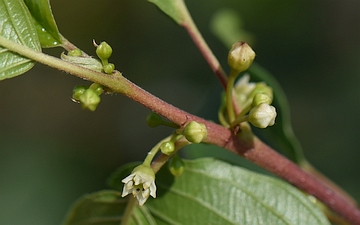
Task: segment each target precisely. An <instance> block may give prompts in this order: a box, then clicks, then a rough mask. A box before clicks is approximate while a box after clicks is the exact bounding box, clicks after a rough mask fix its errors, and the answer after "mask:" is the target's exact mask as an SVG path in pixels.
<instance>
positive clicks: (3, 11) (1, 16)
mask: <svg viewBox="0 0 360 225" xmlns="http://www.w3.org/2000/svg"><path fill="white" fill-rule="evenodd" d="M0 35H1V36H2V37H4V38H6V39H9V40H11V41H14V42H16V43H19V44H21V45H25V46H27V47H29V48H32V49H34V50H36V51H41V47H40V42H39V39H38V37H37V34H36V30H35V26H34V24H33V21H32V18H31V15H30V13H29V11H28V9H27V7H26V6H25V4H24V2H23V1H22V0H0ZM33 66H34V62H32V61H31V60H30V59H28V58H25V57H23V56H20V55H18V54H16V53H13V52H10V51H9V50H7V49H6V48H3V47H1V46H0V80H4V79H7V78H12V77H15V76H18V75H20V74H23V73H25V72H26V71H28V70H29V69H31V68H32V67H33Z"/></svg>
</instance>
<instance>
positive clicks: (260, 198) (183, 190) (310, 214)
mask: <svg viewBox="0 0 360 225" xmlns="http://www.w3.org/2000/svg"><path fill="white" fill-rule="evenodd" d="M156 185H157V187H158V197H157V198H156V199H149V200H148V202H147V203H146V206H147V207H148V209H149V210H150V212H151V213H152V215H153V216H154V218H155V220H156V221H157V223H158V224H178V225H180V224H222V225H227V224H244V225H246V224H249V225H258V224H259V225H260V224H276V225H282V224H284V225H285V224H286V225H295V224H296V225H300V224H304V225H309V224H311V225H316V224H319V225H320V224H321V225H327V224H329V222H328V221H327V219H326V217H325V216H324V214H323V213H322V212H321V211H320V209H319V208H317V206H316V205H315V204H314V203H312V202H311V201H310V200H309V199H308V198H307V197H306V195H304V194H303V193H302V192H300V191H299V190H298V189H296V188H294V187H293V186H291V185H289V184H287V183H285V182H283V181H281V180H279V179H277V178H272V177H268V176H264V175H259V174H257V173H254V172H250V171H248V170H245V169H242V168H240V167H236V166H232V165H230V164H227V163H224V162H221V161H218V160H215V159H211V158H203V159H200V160H194V161H185V170H184V172H183V174H182V175H181V176H179V177H176V178H174V177H173V176H172V175H171V174H170V173H169V172H168V170H167V169H162V170H161V171H160V172H159V173H158V174H157V179H156Z"/></svg>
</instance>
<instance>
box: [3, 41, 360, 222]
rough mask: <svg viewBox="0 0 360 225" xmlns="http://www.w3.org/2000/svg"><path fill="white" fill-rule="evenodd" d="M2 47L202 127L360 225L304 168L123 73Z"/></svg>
mask: <svg viewBox="0 0 360 225" xmlns="http://www.w3.org/2000/svg"><path fill="white" fill-rule="evenodd" d="M0 45H1V46H3V47H5V48H7V49H9V50H11V51H13V52H16V53H18V54H21V55H23V56H25V57H27V58H30V59H32V60H35V61H38V62H41V63H43V64H45V65H48V66H51V67H54V68H57V69H60V70H63V71H66V72H68V73H71V74H74V75H76V76H78V77H81V78H85V79H87V80H91V81H93V82H96V83H99V84H101V85H104V86H106V87H109V88H111V89H112V90H113V91H115V92H119V93H122V94H124V95H126V96H128V97H129V98H131V99H133V100H134V101H136V102H139V103H140V104H142V105H143V106H145V107H147V108H149V109H151V110H153V111H154V112H156V113H158V114H160V115H162V116H164V117H165V118H167V119H168V120H170V121H173V122H174V123H176V124H178V125H179V126H180V127H181V128H184V126H185V125H186V124H187V123H188V122H190V121H196V122H198V123H203V124H205V126H206V128H207V131H208V136H207V139H206V140H205V142H206V143H209V144H214V145H217V146H220V147H223V148H225V149H227V150H229V151H231V152H233V153H236V154H238V155H241V156H243V157H245V158H246V159H248V160H249V161H251V162H253V163H255V164H257V165H259V166H261V167H262V168H264V169H266V170H268V171H270V172H272V173H274V174H275V175H277V176H279V177H281V178H283V179H284V180H286V181H288V182H289V183H291V184H293V185H294V186H296V187H298V188H300V189H302V190H303V191H305V192H307V193H309V194H311V195H313V196H314V197H316V198H318V199H319V200H320V201H322V202H323V203H324V204H326V205H327V206H328V207H329V208H330V209H332V210H333V211H334V212H336V213H338V214H339V215H340V216H342V217H343V218H344V219H345V220H347V221H348V222H350V223H352V224H358V225H360V211H359V209H358V208H357V207H356V206H355V205H354V204H352V203H349V202H347V201H346V200H345V199H344V198H342V195H341V194H340V193H337V192H336V191H334V190H332V189H331V188H329V187H327V186H325V185H324V184H323V183H321V182H320V181H318V180H316V179H315V178H314V177H313V176H311V175H309V174H307V173H306V172H304V171H303V170H301V168H299V167H298V166H297V165H296V164H295V163H293V162H291V161H290V160H288V159H286V158H285V157H283V156H282V155H280V154H279V153H277V152H276V151H274V150H273V149H271V148H270V147H269V146H267V145H266V144H264V143H263V142H262V141H260V140H259V139H258V138H256V137H254V138H253V139H252V141H244V140H241V139H239V138H238V137H237V136H236V135H234V133H233V132H232V131H231V130H229V129H227V128H225V127H223V126H221V125H218V124H215V123H213V122H209V121H207V120H204V119H202V118H199V117H197V116H194V115H192V114H189V113H187V112H185V111H183V110H180V109H178V108H176V107H174V106H172V105H171V104H168V103H166V102H164V101H162V100H161V99H159V98H157V97H156V96H154V95H151V94H150V93H148V92H147V91H145V90H143V89H141V88H140V87H138V86H136V85H135V84H133V83H131V82H130V81H129V80H127V79H126V78H124V77H123V76H122V75H121V74H120V73H116V74H113V75H107V74H103V73H99V72H96V71H92V70H89V69H85V68H82V67H79V66H76V65H73V64H71V63H68V62H64V61H62V60H60V59H57V58H55V57H51V56H48V55H45V54H43V53H41V52H36V51H34V50H32V49H30V48H28V47H25V46H22V45H19V44H17V43H15V42H13V41H10V40H7V39H5V38H3V37H1V36H0Z"/></svg>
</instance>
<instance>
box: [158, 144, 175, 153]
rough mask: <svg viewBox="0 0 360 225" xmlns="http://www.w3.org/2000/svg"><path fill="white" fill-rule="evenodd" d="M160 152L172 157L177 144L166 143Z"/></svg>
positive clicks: (162, 145) (161, 146)
mask: <svg viewBox="0 0 360 225" xmlns="http://www.w3.org/2000/svg"><path fill="white" fill-rule="evenodd" d="M160 150H161V152H162V153H163V154H165V155H170V154H171V153H173V152H174V151H175V144H174V142H172V141H166V142H164V143H162V144H161V145H160Z"/></svg>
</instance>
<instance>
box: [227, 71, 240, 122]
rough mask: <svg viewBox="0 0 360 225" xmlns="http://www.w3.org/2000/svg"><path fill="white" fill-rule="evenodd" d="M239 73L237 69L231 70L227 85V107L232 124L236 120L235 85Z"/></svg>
mask: <svg viewBox="0 0 360 225" xmlns="http://www.w3.org/2000/svg"><path fill="white" fill-rule="evenodd" d="M238 74H239V73H238V72H237V71H234V70H231V71H230V76H229V78H228V81H227V86H226V107H227V112H228V117H229V123H230V124H231V123H232V122H233V121H234V120H235V110H234V104H233V87H234V83H235V80H236V77H237V75H238Z"/></svg>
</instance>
